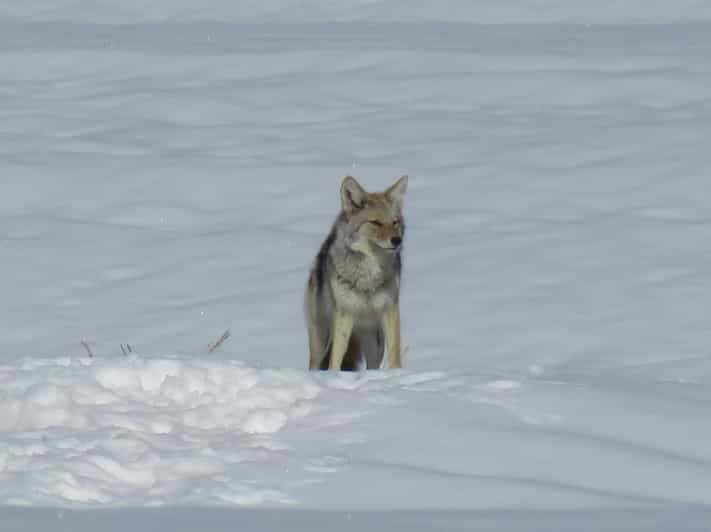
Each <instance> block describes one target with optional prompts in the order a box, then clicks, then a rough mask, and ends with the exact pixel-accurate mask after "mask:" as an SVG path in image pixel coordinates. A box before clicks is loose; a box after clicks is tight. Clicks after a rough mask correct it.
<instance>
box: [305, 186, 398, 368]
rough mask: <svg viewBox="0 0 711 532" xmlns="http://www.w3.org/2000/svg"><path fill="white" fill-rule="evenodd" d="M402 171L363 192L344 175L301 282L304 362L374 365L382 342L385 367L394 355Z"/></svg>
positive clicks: (329, 365) (326, 365) (312, 365)
mask: <svg viewBox="0 0 711 532" xmlns="http://www.w3.org/2000/svg"><path fill="white" fill-rule="evenodd" d="M406 190H407V176H403V177H401V178H400V179H399V180H398V181H397V182H396V183H395V184H394V185H392V186H391V187H390V188H388V189H387V190H386V191H385V192H376V193H369V192H366V190H365V189H363V187H361V186H360V185H359V184H358V182H357V181H356V180H355V179H354V178H352V177H350V176H348V177H346V178H345V179H344V180H343V184H342V185H341V207H342V208H341V213H340V214H339V215H338V218H336V221H335V223H334V224H333V228H332V229H331V232H330V234H329V235H328V237H327V238H326V240H325V241H324V242H323V244H322V245H321V250H320V251H319V252H318V255H317V256H316V261H315V263H314V266H313V268H312V270H311V274H310V276H309V281H308V284H307V286H306V296H305V298H304V299H305V301H304V310H305V314H306V323H307V326H308V335H309V351H310V358H309V368H310V369H312V370H315V369H322V370H326V369H330V370H335V371H339V370H347V371H355V370H357V369H358V368H359V367H360V366H361V365H362V362H363V361H365V363H366V367H367V368H368V369H377V368H379V367H380V365H381V363H382V361H383V355H384V352H385V344H386V343H387V346H388V355H389V356H388V361H389V365H390V367H391V368H399V367H402V361H401V360H400V306H399V299H400V274H401V271H402V257H401V251H402V242H403V237H404V235H405V222H404V220H403V217H402V202H403V196H404V195H405V191H406Z"/></svg>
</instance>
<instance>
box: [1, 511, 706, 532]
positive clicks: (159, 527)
mask: <svg viewBox="0 0 711 532" xmlns="http://www.w3.org/2000/svg"><path fill="white" fill-rule="evenodd" d="M710 527H711V507H700V506H671V507H663V508H659V507H655V508H638V509H630V510H575V511H540V510H537V511H523V510H511V511H506V510H496V511H385V512H374V511H365V512H362V511H361V512H348V511H311V510H284V509H271V510H270V509H264V510H253V509H250V510H240V509H224V508H212V509H210V508H192V509H191V508H179V509H178V508H160V509H113V510H61V509H50V508H15V507H4V508H0V530H2V532H40V531H42V532H44V531H52V532H127V531H129V532H140V531H144V530H145V531H151V532H162V531H166V532H168V531H169V532H195V531H199V532H222V531H225V532H226V531H230V532H236V531H239V532H247V531H252V530H254V531H257V530H258V531H261V532H263V531H270V530H289V531H297V532H299V531H314V530H338V531H340V532H356V531H357V532H362V531H364V530H367V531H369V532H373V531H376V530H383V531H388V532H394V531H401V530H402V531H408V532H413V531H415V532H416V531H425V530H428V531H429V530H437V531H440V530H477V531H507V532H518V531H520V532H524V531H525V532H537V531H541V532H543V531H546V532H551V531H553V532H555V531H560V532H570V531H571V530H575V531H582V532H587V531H589V532H601V531H605V532H607V531H620V532H622V531H624V532H643V531H644V532H650V531H660V532H662V531H663V532H669V531H672V530H673V531H675V532H697V531H698V532H702V531H703V532H707V531H708V530H709V529H710Z"/></svg>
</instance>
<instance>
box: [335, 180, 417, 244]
mask: <svg viewBox="0 0 711 532" xmlns="http://www.w3.org/2000/svg"><path fill="white" fill-rule="evenodd" d="M406 190H407V176H402V177H401V178H400V179H398V181H397V182H396V183H395V184H394V185H393V186H391V187H390V188H388V189H387V190H386V191H384V192H372V193H371V192H367V191H366V190H365V189H364V188H363V187H361V186H360V185H359V184H358V182H357V181H356V180H355V179H354V178H352V177H350V176H348V177H346V178H345V179H344V180H343V184H342V185H341V203H342V207H343V216H344V218H345V221H346V226H347V227H346V244H347V245H348V247H349V248H350V249H352V250H353V251H359V252H361V253H365V254H367V255H374V254H378V253H392V252H396V251H398V250H399V249H400V246H402V240H403V237H404V234H405V222H404V220H403V218H402V200H403V196H404V195H405V191H406Z"/></svg>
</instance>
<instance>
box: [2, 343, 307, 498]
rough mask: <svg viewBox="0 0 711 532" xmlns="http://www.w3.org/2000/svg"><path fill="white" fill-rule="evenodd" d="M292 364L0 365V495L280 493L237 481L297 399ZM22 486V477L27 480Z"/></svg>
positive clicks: (300, 391)
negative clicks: (263, 367)
mask: <svg viewBox="0 0 711 532" xmlns="http://www.w3.org/2000/svg"><path fill="white" fill-rule="evenodd" d="M319 392H320V387H319V386H318V385H317V384H315V383H314V382H313V380H312V379H311V378H310V376H309V375H307V374H305V373H304V372H297V371H293V370H279V371H275V370H258V369H254V368H251V367H247V366H245V365H243V364H241V363H239V362H234V361H225V360H220V361H211V360H177V359H171V358H139V357H137V356H131V357H127V358H120V359H113V360H99V359H95V358H94V359H92V358H62V359H41V360H29V359H28V360H25V361H23V363H22V364H21V367H20V369H18V368H17V367H16V366H14V365H13V366H7V365H2V366H0V477H2V478H3V479H4V481H3V482H1V483H0V499H2V500H3V501H5V502H6V503H9V504H16V505H33V504H47V505H49V504H55V505H56V504H61V505H72V504H77V505H82V504H96V503H101V504H107V503H108V504H119V503H120V504H121V505H131V504H134V505H135V504H140V505H156V506H157V505H162V504H165V503H167V502H170V503H178V502H185V503H198V502H204V501H210V502H212V503H215V502H217V503H219V502H224V503H229V504H258V503H268V502H280V503H288V502H289V500H288V497H286V496H285V495H284V494H282V493H280V492H279V491H278V490H272V489H269V488H264V489H262V487H260V486H259V484H258V482H257V481H250V482H245V479H244V474H243V472H242V474H241V471H240V469H241V468H240V465H241V464H246V463H254V462H260V461H263V460H267V459H268V458H269V454H270V452H271V451H270V449H277V448H278V447H279V446H278V444H277V443H276V442H275V441H274V437H275V435H276V433H278V432H279V431H280V430H281V429H282V428H284V427H285V426H286V425H287V424H288V423H289V421H290V420H292V419H294V418H299V417H302V416H303V415H305V414H306V413H307V412H308V411H309V408H310V407H309V403H310V401H312V400H313V399H315V398H316V397H317V396H318V395H319ZM28 486H32V487H33V489H31V490H30V489H27V487H28Z"/></svg>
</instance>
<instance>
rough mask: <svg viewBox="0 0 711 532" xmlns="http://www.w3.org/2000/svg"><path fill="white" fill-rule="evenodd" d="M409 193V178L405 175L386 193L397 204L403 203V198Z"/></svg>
mask: <svg viewBox="0 0 711 532" xmlns="http://www.w3.org/2000/svg"><path fill="white" fill-rule="evenodd" d="M405 192H407V176H406V175H404V176H402V177H401V178H400V179H398V180H397V182H396V183H395V184H394V185H393V186H391V187H390V188H389V189H387V190H386V191H385V195H386V196H387V197H388V198H390V200H392V201H394V202H395V203H402V197H403V196H404V195H405Z"/></svg>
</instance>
